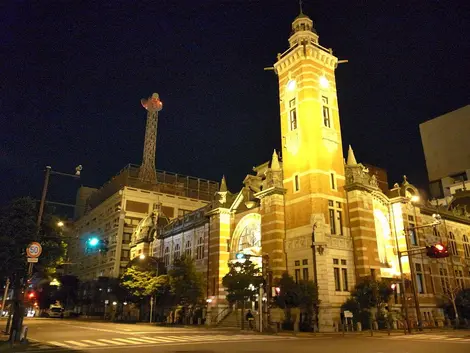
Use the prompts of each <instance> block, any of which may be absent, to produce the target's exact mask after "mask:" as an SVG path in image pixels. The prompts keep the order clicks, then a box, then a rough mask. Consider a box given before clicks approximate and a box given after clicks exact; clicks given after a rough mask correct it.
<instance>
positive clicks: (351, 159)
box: [346, 145, 357, 165]
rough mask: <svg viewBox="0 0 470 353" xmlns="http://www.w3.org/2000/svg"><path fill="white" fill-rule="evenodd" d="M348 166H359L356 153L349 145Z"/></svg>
mask: <svg viewBox="0 0 470 353" xmlns="http://www.w3.org/2000/svg"><path fill="white" fill-rule="evenodd" d="M346 164H347V165H356V164H357V161H356V156H355V155H354V151H353V149H352V147H351V145H349V150H348V161H347V163H346Z"/></svg>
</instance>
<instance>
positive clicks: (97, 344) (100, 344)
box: [82, 340, 107, 346]
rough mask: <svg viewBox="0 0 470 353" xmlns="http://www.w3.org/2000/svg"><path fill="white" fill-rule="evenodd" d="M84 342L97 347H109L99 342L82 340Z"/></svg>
mask: <svg viewBox="0 0 470 353" xmlns="http://www.w3.org/2000/svg"><path fill="white" fill-rule="evenodd" d="M82 342H86V343H90V344H94V345H95V346H107V345H106V344H104V343H101V342H98V341H92V340H82Z"/></svg>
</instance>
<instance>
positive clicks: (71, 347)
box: [24, 319, 470, 353]
mask: <svg viewBox="0 0 470 353" xmlns="http://www.w3.org/2000/svg"><path fill="white" fill-rule="evenodd" d="M25 325H27V326H28V329H29V331H28V338H29V339H30V341H31V343H32V344H31V345H29V346H27V347H24V351H26V352H29V353H33V352H38V353H39V352H44V353H48V352H50V353H52V352H70V351H73V352H80V351H83V352H88V351H94V352H93V353H100V352H104V351H114V350H115V351H117V352H120V351H121V352H123V353H124V351H125V350H129V349H132V350H138V351H139V352H138V353H146V352H149V353H150V352H152V353H155V352H157V353H170V352H171V353H185V352H194V353H216V352H217V353H255V352H256V353H265V352H266V353H267V352H289V353H291V352H292V353H304V352H305V353H307V352H308V353H311V352H321V353H323V352H354V353H356V352H361V353H396V352H400V353H434V352H436V353H437V352H439V353H441V352H452V353H464V352H465V353H468V352H470V334H467V333H453V332H448V333H434V334H432V333H429V334H423V335H411V336H404V335H392V336H387V335H381V336H379V335H376V336H374V337H369V336H368V335H367V334H364V335H355V334H349V335H348V334H346V335H345V336H344V337H343V336H342V335H341V334H319V335H316V336H311V335H298V336H293V335H287V334H286V335H259V334H256V333H240V331H231V332H230V331H220V330H209V329H201V328H194V329H193V328H166V327H156V326H149V325H141V324H137V325H126V324H113V323H100V322H86V321H78V320H60V319H30V320H25Z"/></svg>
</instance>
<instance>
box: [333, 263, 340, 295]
mask: <svg viewBox="0 0 470 353" xmlns="http://www.w3.org/2000/svg"><path fill="white" fill-rule="evenodd" d="M333 270H334V273H335V290H336V291H337V292H340V291H341V279H340V278H339V267H335V268H334V269H333Z"/></svg>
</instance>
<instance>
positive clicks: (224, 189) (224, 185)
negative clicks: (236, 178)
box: [219, 175, 228, 192]
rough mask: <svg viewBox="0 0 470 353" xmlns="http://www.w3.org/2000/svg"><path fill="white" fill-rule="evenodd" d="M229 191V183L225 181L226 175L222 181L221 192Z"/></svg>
mask: <svg viewBox="0 0 470 353" xmlns="http://www.w3.org/2000/svg"><path fill="white" fill-rule="evenodd" d="M226 191H228V189H227V181H226V180H225V175H223V176H222V180H221V181H220V189H219V192H226Z"/></svg>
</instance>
